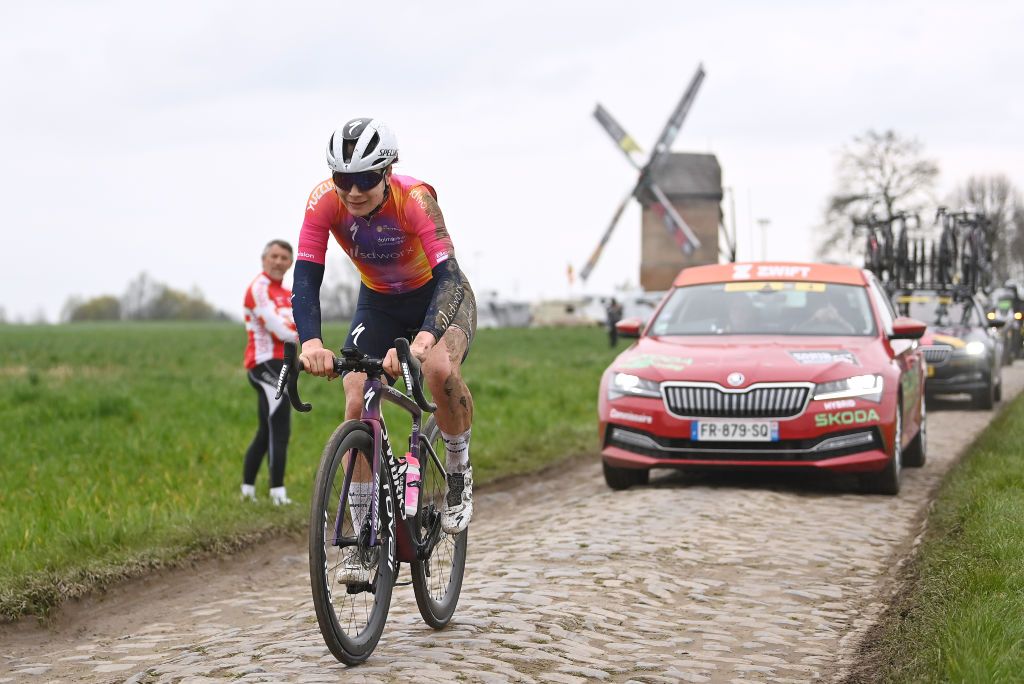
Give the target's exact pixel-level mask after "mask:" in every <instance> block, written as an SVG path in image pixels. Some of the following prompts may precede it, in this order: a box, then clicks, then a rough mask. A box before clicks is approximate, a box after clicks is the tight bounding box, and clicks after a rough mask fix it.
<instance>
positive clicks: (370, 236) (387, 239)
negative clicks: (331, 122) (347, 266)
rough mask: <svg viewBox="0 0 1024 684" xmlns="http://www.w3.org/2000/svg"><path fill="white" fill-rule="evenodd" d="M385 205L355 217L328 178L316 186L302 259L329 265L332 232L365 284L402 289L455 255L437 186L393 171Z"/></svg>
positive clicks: (302, 238)
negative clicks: (439, 204)
mask: <svg viewBox="0 0 1024 684" xmlns="http://www.w3.org/2000/svg"><path fill="white" fill-rule="evenodd" d="M389 185H390V191H389V195H388V199H387V201H385V202H384V205H383V206H382V207H381V208H380V210H379V211H377V212H376V213H375V214H374V215H373V216H372V217H370V218H369V219H366V218H361V217H358V216H352V215H351V214H350V213H349V212H348V210H346V209H345V205H344V203H343V202H342V201H341V198H339V197H338V194H337V193H336V192H335V190H334V181H333V180H331V179H330V178H328V179H327V180H325V181H324V182H322V183H320V184H319V185H317V186H316V188H314V189H313V192H312V193H310V195H309V201H308V202H307V203H306V218H305V220H304V221H303V222H302V231H301V232H300V233H299V249H298V254H297V259H298V260H299V261H311V262H313V263H317V264H323V263H324V258H325V257H326V254H327V238H328V234H333V235H334V239H335V240H337V242H338V244H340V245H341V246H342V248H343V249H344V250H345V253H346V254H348V255H349V257H350V258H351V259H352V261H353V263H355V265H356V268H358V269H359V275H360V277H361V278H362V281H363V283H364V284H365V285H366V286H367V287H368V288H370V289H371V290H373V291H375V292H381V293H384V294H396V293H399V292H408V291H410V290H415V289H416V288H418V287H422V286H423V285H425V284H426V283H427V282H429V281H430V278H431V269H433V268H434V267H435V266H437V265H438V264H439V263H441V262H443V261H445V260H447V259H448V258H450V257H452V256H453V255H454V252H455V250H454V248H453V247H452V241H451V238H450V237H449V236H448V230H447V229H446V228H445V225H444V218H443V217H442V216H441V212H440V210H439V209H438V208H437V203H436V202H435V201H434V200H436V199H437V193H436V192H434V188H432V187H430V186H429V185H427V184H426V183H424V182H422V181H418V180H416V179H415V178H411V177H409V176H397V175H392V176H391V179H390V181H389Z"/></svg>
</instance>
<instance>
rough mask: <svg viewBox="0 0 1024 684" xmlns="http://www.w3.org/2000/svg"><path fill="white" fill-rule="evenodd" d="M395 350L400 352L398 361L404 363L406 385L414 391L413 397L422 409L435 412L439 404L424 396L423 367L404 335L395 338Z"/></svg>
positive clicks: (403, 372)
mask: <svg viewBox="0 0 1024 684" xmlns="http://www.w3.org/2000/svg"><path fill="white" fill-rule="evenodd" d="M395 351H396V352H398V363H400V364H401V365H402V375H404V376H405V386H406V388H407V389H408V390H409V391H410V392H411V393H412V398H413V399H415V400H416V404H417V405H418V406H419V407H420V408H421V409H423V410H424V411H426V412H427V413H433V412H434V411H436V410H437V404H432V403H430V402H429V401H427V398H426V397H424V396H423V369H422V368H421V367H420V362H419V359H417V358H416V357H415V356H413V355H412V350H411V349H410V348H409V340H407V339H405V338H404V337H399V338H398V339H397V340H395Z"/></svg>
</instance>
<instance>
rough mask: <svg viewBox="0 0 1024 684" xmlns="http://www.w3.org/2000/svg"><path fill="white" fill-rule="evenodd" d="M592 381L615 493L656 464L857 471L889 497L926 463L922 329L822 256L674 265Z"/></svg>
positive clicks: (859, 273)
mask: <svg viewBox="0 0 1024 684" xmlns="http://www.w3.org/2000/svg"><path fill="white" fill-rule="evenodd" d="M618 329H619V332H620V334H622V335H624V336H629V337H639V340H638V341H637V342H636V343H635V344H634V345H632V346H631V347H630V348H629V349H627V350H626V351H624V352H622V354H620V355H619V356H618V358H616V359H615V361H614V362H613V363H612V364H611V366H610V367H609V368H608V369H607V370H606V371H605V373H604V375H603V377H602V378H601V389H600V395H599V399H598V413H599V420H600V424H599V430H600V437H601V444H602V452H601V454H602V459H603V462H604V474H605V480H606V481H607V483H608V485H609V486H610V487H611V488H613V489H625V488H627V487H629V486H631V485H633V484H643V483H645V482H646V481H647V479H648V475H649V471H650V469H651V468H684V469H691V468H692V469H697V468H702V469H707V468H745V469H749V468H774V469H780V468H801V469H816V470H824V471H832V472H837V473H840V472H841V473H856V474H858V475H859V476H860V482H861V484H862V486H863V489H865V490H866V491H869V492H876V493H882V494H896V493H898V492H899V488H900V470H901V468H902V467H903V466H921V465H924V461H925V449H926V444H925V425H926V421H925V404H924V380H925V372H926V364H925V361H924V357H923V355H922V353H921V351H920V349H919V345H918V339H919V338H920V337H921V336H922V335H923V334H924V332H925V324H924V323H921V322H919V321H916V320H913V319H910V318H901V317H897V316H896V314H895V313H894V311H893V308H892V304H891V303H890V301H889V299H888V297H886V295H885V292H884V291H883V290H882V288H881V287H880V286H879V284H878V282H877V281H876V280H875V277H874V276H873V275H872V274H871V273H869V272H867V271H864V270H861V269H858V268H853V267H847V266H832V265H822V264H793V263H738V264H722V265H711V266H699V267H695V268H688V269H685V270H684V271H682V272H681V273H680V274H679V275H678V276H677V277H676V280H675V282H674V283H673V287H672V290H671V291H670V292H669V293H668V294H667V295H666V296H665V299H664V300H663V301H662V303H661V305H660V306H659V307H658V309H657V311H656V312H655V314H654V315H653V316H652V317H651V319H650V321H648V322H647V323H646V324H643V323H641V322H640V321H638V320H636V319H633V320H625V321H621V322H620V323H619V325H618Z"/></svg>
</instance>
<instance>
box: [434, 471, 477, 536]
mask: <svg viewBox="0 0 1024 684" xmlns="http://www.w3.org/2000/svg"><path fill="white" fill-rule="evenodd" d="M445 503H446V504H447V507H446V508H445V509H444V515H442V516H441V529H442V530H444V531H445V532H447V533H448V534H459V533H460V532H462V531H463V530H465V529H466V528H467V527H469V521H470V519H472V517H473V468H472V467H470V468H468V469H466V472H464V473H448V496H447V497H446V499H445Z"/></svg>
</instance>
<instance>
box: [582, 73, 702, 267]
mask: <svg viewBox="0 0 1024 684" xmlns="http://www.w3.org/2000/svg"><path fill="white" fill-rule="evenodd" d="M703 80H704V67H703V65H699V66H698V67H697V71H696V73H695V74H694V75H693V78H692V79H691V80H690V84H689V86H687V88H686V91H685V92H684V93H683V97H682V99H680V100H679V104H677V105H676V108H675V111H673V112H672V116H670V117H669V119H668V122H666V124H665V128H664V129H663V130H662V132H661V135H660V136H658V140H657V142H656V143H655V145H654V149H653V150H652V151H651V153H650V155H649V156H648V157H647V159H646V161H644V160H643V158H642V155H643V151H642V150H641V149H640V146H639V145H637V143H636V141H635V140H633V138H632V136H630V135H629V134H628V133H626V131H625V129H623V128H622V126H620V125H619V123H618V122H617V121H616V120H615V119H614V118H613V117H612V115H611V114H609V113H608V111H607V110H606V109H605V108H604V107H602V106H601V105H600V104H598V105H597V108H596V109H595V110H594V118H596V119H597V121H598V123H600V124H601V126H602V127H603V128H604V129H605V131H607V133H608V135H610V136H611V137H612V139H613V140H614V141H615V143H616V144H617V145H618V146H619V149H621V150H622V152H623V154H625V155H626V159H627V160H628V161H629V163H630V164H631V165H632V166H633V168H635V169H636V170H637V171H638V172H639V177H638V178H637V181H636V183H635V184H634V185H633V187H632V188H630V190H629V192H628V193H626V196H625V197H623V198H622V202H620V203H619V206H618V208H617V209H616V210H615V213H614V214H613V215H612V220H611V223H610V224H609V225H608V228H606V229H605V231H604V234H603V235H602V236H601V240H600V242H599V243H598V244H597V247H596V248H595V249H594V251H593V253H592V254H591V255H590V258H589V259H588V260H587V263H586V264H585V265H584V266H583V268H582V269H581V270H580V278H582V279H583V280H584V281H585V280H586V279H587V277H588V276H589V275H590V273H591V271H593V269H594V266H595V265H596V264H597V261H598V259H599V258H600V257H601V252H602V251H603V250H604V247H605V245H606V244H607V243H608V239H609V238H610V237H611V234H612V231H614V230H615V226H616V225H617V224H618V222H619V219H620V218H621V217H622V213H623V211H625V209H626V205H627V204H629V202H630V200H631V199H634V198H635V199H636V200H637V201H638V202H639V203H640V205H641V206H642V207H643V208H644V209H650V210H652V211H653V212H654V213H655V214H656V215H657V217H658V218H659V219H660V220H661V222H662V224H663V225H664V226H665V229H666V230H667V231H668V233H669V235H670V236H671V237H672V239H673V241H674V242H675V243H676V245H678V246H679V248H680V249H681V250H682V251H683V253H684V254H687V255H689V254H692V253H693V252H694V250H696V249H699V248H700V246H701V243H700V240H699V239H698V238H697V236H696V234H695V233H694V231H693V230H692V229H691V228H690V226H689V225H687V223H686V221H684V220H683V217H682V216H680V215H679V212H678V211H677V210H676V208H675V207H674V206H673V205H672V202H671V201H670V200H669V198H668V197H667V196H666V194H665V192H664V191H663V190H662V189H661V188H660V187H659V186H658V184H657V183H656V182H655V180H654V177H653V176H654V174H653V169H655V168H656V167H658V166H659V164H661V163H662V162H664V161H665V160H666V158H667V157H668V156H669V155H670V154H671V148H672V143H673V142H674V141H675V139H676V136H677V135H678V134H679V129H680V128H682V125H683V121H684V120H685V119H686V115H687V113H688V112H689V111H690V107H691V106H692V105H693V101H694V99H695V98H696V97H697V90H698V89H700V85H701V83H702V82H703Z"/></svg>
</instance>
